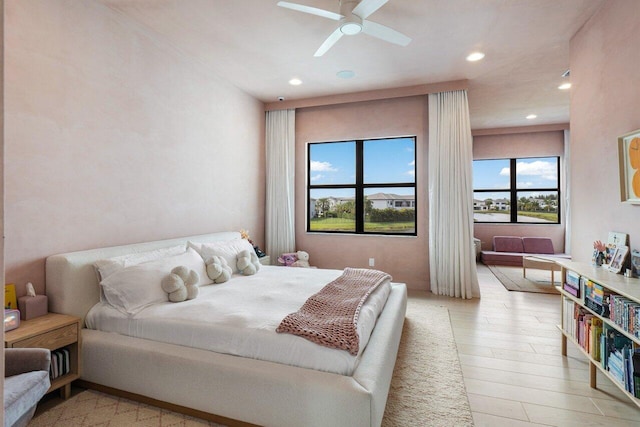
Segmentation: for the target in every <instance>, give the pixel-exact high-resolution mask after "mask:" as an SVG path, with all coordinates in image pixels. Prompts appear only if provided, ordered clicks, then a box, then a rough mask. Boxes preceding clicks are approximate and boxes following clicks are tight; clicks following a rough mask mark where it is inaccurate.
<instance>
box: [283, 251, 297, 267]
mask: <svg viewBox="0 0 640 427" xmlns="http://www.w3.org/2000/svg"><path fill="white" fill-rule="evenodd" d="M297 260H298V254H297V253H295V252H293V253H287V254H282V255H280V256H279V257H278V262H279V263H280V264H282V265H284V266H285V267H291V265H293V263H295V262H296V261H297Z"/></svg>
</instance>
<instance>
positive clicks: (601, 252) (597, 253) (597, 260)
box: [591, 240, 607, 267]
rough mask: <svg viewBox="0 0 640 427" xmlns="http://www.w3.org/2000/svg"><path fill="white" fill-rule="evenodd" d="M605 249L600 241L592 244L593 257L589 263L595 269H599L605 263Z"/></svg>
mask: <svg viewBox="0 0 640 427" xmlns="http://www.w3.org/2000/svg"><path fill="white" fill-rule="evenodd" d="M606 249H607V247H606V245H605V244H604V243H602V242H601V241H600V240H596V241H595V242H593V256H592V258H591V261H592V263H593V265H595V266H596V267H600V266H601V265H602V264H603V263H604V262H605V251H606Z"/></svg>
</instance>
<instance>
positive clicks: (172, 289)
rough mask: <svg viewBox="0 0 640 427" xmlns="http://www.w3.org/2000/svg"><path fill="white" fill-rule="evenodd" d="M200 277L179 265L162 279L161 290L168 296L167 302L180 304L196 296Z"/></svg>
mask: <svg viewBox="0 0 640 427" xmlns="http://www.w3.org/2000/svg"><path fill="white" fill-rule="evenodd" d="M199 280H200V276H199V275H198V273H197V272H196V271H194V270H189V269H188V268H187V267H185V266H183V265H181V266H178V267H176V268H174V269H173V270H171V273H170V274H169V275H168V276H166V277H165V278H164V279H162V283H161V285H162V290H163V291H165V292H166V293H168V294H169V301H171V302H181V301H185V300H189V299H194V298H195V297H197V296H198V293H199V292H200V290H199V289H198V281H199Z"/></svg>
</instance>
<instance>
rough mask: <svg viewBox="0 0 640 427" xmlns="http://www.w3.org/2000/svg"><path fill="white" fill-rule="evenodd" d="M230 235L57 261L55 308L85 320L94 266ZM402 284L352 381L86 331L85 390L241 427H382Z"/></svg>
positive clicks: (49, 277)
mask: <svg viewBox="0 0 640 427" xmlns="http://www.w3.org/2000/svg"><path fill="white" fill-rule="evenodd" d="M239 237H240V235H239V233H236V232H223V233H213V234H206V235H199V236H191V237H184V238H179V239H171V240H162V241H156V242H149V243H139V244H133V245H126V246H115V247H110V248H102V249H93V250H87V251H81V252H73V253H67V254H60V255H53V256H50V257H48V258H47V261H46V289H47V295H48V297H49V309H50V310H51V311H53V312H57V313H65V314H71V315H75V316H78V317H80V318H82V319H84V317H85V315H86V314H87V312H88V311H89V309H90V308H91V307H92V306H93V305H94V304H95V303H97V302H98V300H99V285H98V281H97V277H96V273H95V271H94V268H93V263H94V262H95V261H96V260H99V259H103V258H109V257H113V256H119V255H124V254H130V253H135V252H144V251H149V250H153V249H157V248H162V247H168V246H173V245H176V244H181V243H185V242H186V241H188V240H191V241H196V242H212V241H219V240H230V239H234V238H239ZM406 303H407V291H406V286H405V285H404V284H392V289H391V293H390V295H389V299H388V301H387V304H386V306H385V308H384V310H383V312H382V314H381V315H380V317H379V319H378V322H377V324H376V327H375V329H374V330H373V333H372V335H371V338H370V340H369V344H368V345H367V347H366V349H365V351H364V352H363V354H362V358H361V360H360V363H359V364H358V366H357V368H356V370H355V371H354V373H353V375H352V376H342V375H337V374H332V373H326V372H320V371H314V370H310V369H303V368H298V367H292V366H287V365H283V364H278V363H272V362H265V361H261V360H255V359H249V358H242V357H237V356H231V355H227V354H220V353H214V352H211V351H206V350H199V349H193V348H189V347H183V346H178V345H172V344H165V343H160V342H155V341H149V340H144V339H140V338H132V337H128V336H123V335H119V334H115V333H107V332H101V331H96V330H90V329H83V330H82V334H81V335H82V336H81V339H82V345H81V348H82V372H81V379H82V380H84V381H83V383H84V384H89V385H90V386H91V385H95V387H96V388H98V389H102V390H109V391H111V392H124V393H123V394H124V395H126V396H128V397H134V398H135V397H136V396H138V397H141V398H142V400H145V399H146V400H147V401H148V402H153V403H156V404H157V403H166V404H167V407H170V408H171V409H173V410H178V411H181V410H182V412H186V413H191V414H204V415H211V417H209V418H210V419H214V420H216V419H217V420H222V421H223V422H230V421H234V420H236V421H239V422H232V423H231V424H235V425H247V424H257V425H264V426H349V427H353V426H368V427H373V426H375V427H377V426H380V424H381V422H382V417H383V415H384V409H385V405H386V401H387V394H388V392H389V385H390V382H391V376H392V374H393V368H394V365H395V361H396V355H397V351H398V345H399V342H400V335H401V333H402V326H403V323H404V317H405V312H406Z"/></svg>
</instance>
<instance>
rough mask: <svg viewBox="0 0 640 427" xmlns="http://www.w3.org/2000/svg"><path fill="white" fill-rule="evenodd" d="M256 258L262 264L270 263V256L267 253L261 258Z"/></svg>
mask: <svg viewBox="0 0 640 427" xmlns="http://www.w3.org/2000/svg"><path fill="white" fill-rule="evenodd" d="M258 260H259V261H260V264H262V265H271V257H270V256H269V255H265V256H263V257H262V258H258Z"/></svg>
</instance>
